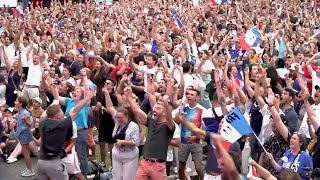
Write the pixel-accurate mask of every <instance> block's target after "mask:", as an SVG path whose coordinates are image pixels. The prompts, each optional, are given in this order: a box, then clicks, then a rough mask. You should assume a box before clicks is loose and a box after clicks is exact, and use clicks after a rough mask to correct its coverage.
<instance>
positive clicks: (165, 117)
mask: <svg viewBox="0 0 320 180" xmlns="http://www.w3.org/2000/svg"><path fill="white" fill-rule="evenodd" d="M124 93H125V96H127V97H128V98H127V99H128V101H129V104H130V109H131V112H134V115H135V117H136V120H137V121H138V123H139V124H142V125H145V126H147V127H148V135H147V140H146V143H145V145H144V149H143V157H144V159H143V160H142V161H141V163H140V167H139V169H138V171H137V173H136V179H149V178H151V179H166V177H167V173H166V159H167V151H168V146H169V143H170V141H171V139H172V137H173V133H174V130H175V124H174V121H173V119H172V117H171V110H172V109H171V108H170V105H169V104H168V101H169V96H167V95H165V96H164V97H163V98H162V99H161V100H159V101H158V102H157V104H156V105H155V106H154V108H153V117H154V118H152V117H148V116H147V114H146V113H144V112H143V111H142V110H141V109H140V107H139V106H138V105H137V103H136V102H134V100H133V99H132V98H131V97H132V90H131V88H126V89H125V90H124ZM129 97H130V98H129Z"/></svg>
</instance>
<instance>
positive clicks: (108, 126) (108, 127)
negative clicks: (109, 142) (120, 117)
mask: <svg viewBox="0 0 320 180" xmlns="http://www.w3.org/2000/svg"><path fill="white" fill-rule="evenodd" d="M110 98H111V101H112V104H113V106H114V107H117V106H118V100H117V97H116V95H115V93H114V92H112V93H110ZM101 102H102V105H104V106H105V105H106V104H105V102H106V101H105V98H104V96H103V97H102V100H101ZM100 119H101V120H100V128H99V132H101V133H111V134H112V131H113V128H114V121H113V119H112V115H111V114H109V113H106V112H103V113H101V112H100Z"/></svg>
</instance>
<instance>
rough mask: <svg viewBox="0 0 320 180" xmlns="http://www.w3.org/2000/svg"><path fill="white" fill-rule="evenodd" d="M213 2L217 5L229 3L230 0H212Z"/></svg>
mask: <svg viewBox="0 0 320 180" xmlns="http://www.w3.org/2000/svg"><path fill="white" fill-rule="evenodd" d="M211 2H212V3H213V5H217V4H224V3H227V2H228V0H211Z"/></svg>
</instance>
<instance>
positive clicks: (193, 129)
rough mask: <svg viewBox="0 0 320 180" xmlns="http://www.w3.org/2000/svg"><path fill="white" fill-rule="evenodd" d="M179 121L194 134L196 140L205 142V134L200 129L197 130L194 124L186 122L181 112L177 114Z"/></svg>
mask: <svg viewBox="0 0 320 180" xmlns="http://www.w3.org/2000/svg"><path fill="white" fill-rule="evenodd" d="M178 119H179V121H180V122H181V123H182V124H184V125H185V126H186V127H187V128H188V129H189V130H190V131H191V132H192V133H193V134H195V135H196V136H197V137H198V138H200V139H202V140H205V138H206V132H205V131H204V130H202V129H200V128H198V127H197V126H196V125H195V124H193V123H191V122H189V121H187V120H186V117H185V114H184V113H183V112H179V114H178Z"/></svg>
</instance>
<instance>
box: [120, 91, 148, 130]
mask: <svg viewBox="0 0 320 180" xmlns="http://www.w3.org/2000/svg"><path fill="white" fill-rule="evenodd" d="M124 94H125V96H126V97H127V100H128V103H129V105H130V109H131V111H132V112H133V113H134V116H135V117H136V120H137V121H138V123H139V124H143V125H146V124H147V114H146V113H144V112H143V111H142V110H141V109H140V107H139V106H138V105H137V103H136V102H134V101H133V98H132V89H131V87H126V88H125V89H124Z"/></svg>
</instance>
